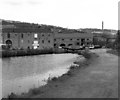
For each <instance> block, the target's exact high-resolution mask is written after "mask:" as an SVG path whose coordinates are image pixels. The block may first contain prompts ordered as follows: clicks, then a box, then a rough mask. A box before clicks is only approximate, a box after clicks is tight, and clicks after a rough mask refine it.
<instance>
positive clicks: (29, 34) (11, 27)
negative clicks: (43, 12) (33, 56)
mask: <svg viewBox="0 0 120 100" xmlns="http://www.w3.org/2000/svg"><path fill="white" fill-rule="evenodd" d="M1 29H2V31H1V37H2V44H5V45H6V46H7V49H50V48H55V47H59V46H66V47H69V46H72V47H78V46H81V45H89V44H91V43H92V40H93V35H92V34H91V33H85V32H82V31H76V30H70V29H57V30H56V28H54V27H52V28H51V27H50V26H45V25H38V24H29V23H21V22H13V21H2V28H1Z"/></svg>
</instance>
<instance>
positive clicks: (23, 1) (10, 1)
mask: <svg viewBox="0 0 120 100" xmlns="http://www.w3.org/2000/svg"><path fill="white" fill-rule="evenodd" d="M0 2H2V4H4V5H11V6H20V5H38V4H42V3H43V2H42V0H1V1H0Z"/></svg>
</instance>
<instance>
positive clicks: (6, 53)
mask: <svg viewBox="0 0 120 100" xmlns="http://www.w3.org/2000/svg"><path fill="white" fill-rule="evenodd" d="M81 51H83V50H77V51H72V50H64V49H62V48H51V49H42V50H38V49H26V50H1V51H0V57H1V58H8V57H20V56H34V55H45V54H62V53H78V52H79V53H81Z"/></svg>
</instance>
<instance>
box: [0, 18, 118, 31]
mask: <svg viewBox="0 0 120 100" xmlns="http://www.w3.org/2000/svg"><path fill="white" fill-rule="evenodd" d="M2 29H3V30H2V32H3V33H4V32H18V33H19V32H58V33H75V32H77V33H79V32H80V33H96V32H100V33H101V32H102V29H97V28H84V29H82V28H80V29H68V28H63V27H59V26H53V25H44V24H35V23H26V22H20V21H9V20H2ZM104 32H105V33H117V31H116V30H111V29H104Z"/></svg>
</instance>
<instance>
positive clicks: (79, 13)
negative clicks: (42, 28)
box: [0, 0, 119, 29]
mask: <svg viewBox="0 0 120 100" xmlns="http://www.w3.org/2000/svg"><path fill="white" fill-rule="evenodd" d="M118 1H119V0H0V19H7V20H16V21H24V22H32V23H33V22H34V23H39V24H47V25H57V26H62V27H65V28H66V27H68V28H102V21H104V28H107V29H118Z"/></svg>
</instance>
